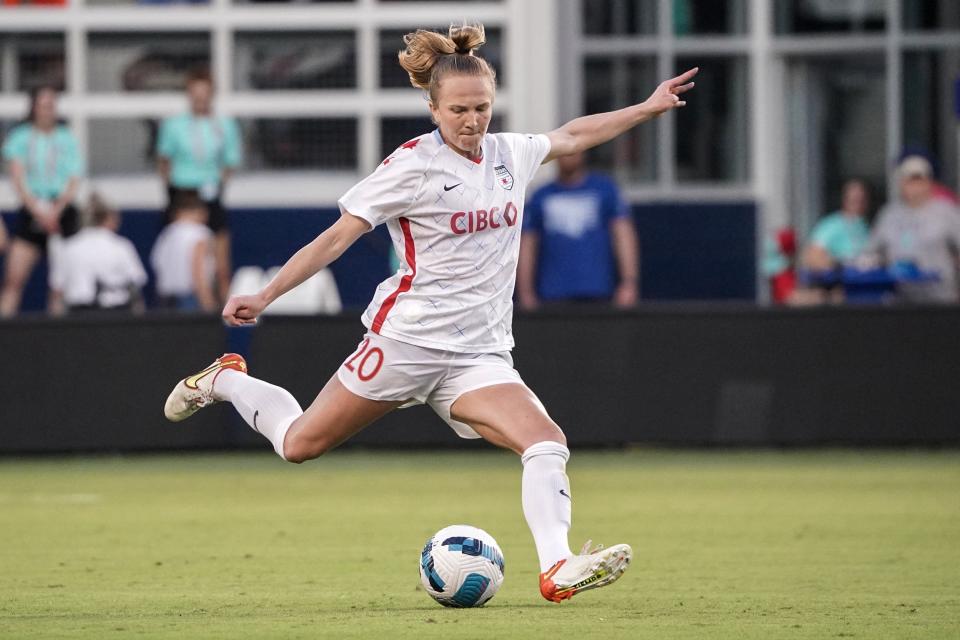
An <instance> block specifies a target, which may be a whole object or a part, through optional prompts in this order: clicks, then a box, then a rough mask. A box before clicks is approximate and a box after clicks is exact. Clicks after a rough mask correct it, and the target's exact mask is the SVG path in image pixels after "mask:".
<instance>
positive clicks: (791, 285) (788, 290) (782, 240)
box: [763, 227, 797, 304]
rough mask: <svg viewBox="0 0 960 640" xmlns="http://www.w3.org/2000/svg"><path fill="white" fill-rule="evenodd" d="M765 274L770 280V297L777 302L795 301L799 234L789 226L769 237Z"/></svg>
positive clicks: (764, 264) (765, 244)
mask: <svg viewBox="0 0 960 640" xmlns="http://www.w3.org/2000/svg"><path fill="white" fill-rule="evenodd" d="M763 252H764V256H763V274H764V275H765V276H766V277H767V278H768V279H769V281H770V299H771V300H772V301H773V302H775V303H777V304H785V303H787V302H793V296H794V292H795V291H796V288H797V269H796V255H797V236H796V234H795V233H794V231H793V229H791V228H789V227H787V228H784V229H780V230H779V231H777V237H776V240H774V239H772V238H767V239H766V240H765V241H764V247H763Z"/></svg>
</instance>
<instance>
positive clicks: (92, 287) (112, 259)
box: [50, 194, 147, 313]
mask: <svg viewBox="0 0 960 640" xmlns="http://www.w3.org/2000/svg"><path fill="white" fill-rule="evenodd" d="M87 215H88V219H89V222H90V225H89V226H87V227H84V228H83V229H81V230H80V231H79V232H78V233H77V234H76V235H74V236H73V237H71V238H68V239H67V240H65V241H64V243H63V247H62V248H61V250H60V255H59V256H58V257H57V260H56V262H55V263H54V266H53V268H52V269H51V271H50V291H51V294H52V296H53V301H52V307H53V310H54V312H55V313H62V312H64V311H68V312H70V313H75V312H79V311H92V310H110V311H120V310H124V311H131V310H132V311H141V310H142V296H141V293H140V290H141V289H142V287H143V285H145V284H146V283H147V273H146V271H144V269H143V263H142V262H141V261H140V256H139V255H138V254H137V250H136V249H135V248H134V246H133V243H132V242H130V241H129V240H128V239H126V238H124V237H123V236H121V235H119V234H118V233H117V231H118V230H119V229H120V213H119V212H117V211H116V210H114V209H112V208H110V207H109V206H107V204H106V203H105V202H103V200H101V199H100V198H99V196H97V194H94V195H92V196H91V197H90V204H89V207H88V212H87Z"/></svg>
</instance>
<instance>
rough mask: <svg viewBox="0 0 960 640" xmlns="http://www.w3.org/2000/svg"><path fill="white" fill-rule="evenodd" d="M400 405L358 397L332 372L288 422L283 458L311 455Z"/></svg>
mask: <svg viewBox="0 0 960 640" xmlns="http://www.w3.org/2000/svg"><path fill="white" fill-rule="evenodd" d="M401 404H402V403H401V402H391V401H385V400H369V399H367V398H363V397H360V396H358V395H356V394H355V393H353V392H351V391H350V390H349V389H347V388H346V387H345V386H343V383H342V382H340V380H339V379H338V378H337V375H336V374H334V375H333V376H331V378H330V380H329V381H327V384H326V385H324V387H323V389H322V390H321V391H320V393H319V394H318V395H317V397H316V398H315V399H314V401H313V402H312V403H311V404H310V406H309V407H308V408H307V410H306V411H304V412H303V415H301V416H300V417H299V418H297V419H296V420H295V421H294V422H293V424H292V425H290V430H289V431H288V432H287V436H286V439H285V441H284V454H285V457H287V458H288V459H309V458H315V457H317V456H319V455H321V454H323V453H325V452H326V451H329V450H330V449H333V448H334V447H336V446H337V445H339V444H341V443H343V442H344V441H345V440H347V439H349V438H350V437H351V436H353V435H354V434H356V433H357V432H359V431H360V430H361V429H363V428H364V427H366V426H367V425H368V424H370V423H371V422H373V421H375V420H377V419H378V418H380V417H382V416H384V415H386V414H387V413H389V412H390V411H393V410H394V409H396V408H397V407H398V406H400V405H401Z"/></svg>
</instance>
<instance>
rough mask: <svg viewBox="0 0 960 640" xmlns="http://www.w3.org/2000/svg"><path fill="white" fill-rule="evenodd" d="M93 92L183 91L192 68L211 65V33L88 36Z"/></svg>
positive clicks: (89, 83) (89, 75)
mask: <svg viewBox="0 0 960 640" xmlns="http://www.w3.org/2000/svg"><path fill="white" fill-rule="evenodd" d="M88 47H89V48H88V53H87V85H88V88H89V90H90V91H92V92H97V93H101V92H110V93H112V92H123V91H180V90H182V89H183V88H184V86H185V84H186V77H187V74H188V73H190V72H191V71H192V70H195V69H198V68H203V67H209V65H210V34H209V33H208V32H183V31H177V32H171V33H140V32H137V33H103V32H95V33H91V34H89V36H88Z"/></svg>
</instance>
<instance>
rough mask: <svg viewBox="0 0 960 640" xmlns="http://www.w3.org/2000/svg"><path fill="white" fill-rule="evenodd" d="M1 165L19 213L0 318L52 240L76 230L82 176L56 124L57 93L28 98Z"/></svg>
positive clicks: (69, 139) (14, 305) (70, 139)
mask: <svg viewBox="0 0 960 640" xmlns="http://www.w3.org/2000/svg"><path fill="white" fill-rule="evenodd" d="M2 153H3V159H4V160H5V161H6V163H7V167H8V171H9V173H10V179H11V182H12V183H13V188H14V189H15V190H16V193H17V196H19V198H20V203H21V207H20V210H19V211H18V213H17V222H16V226H15V230H14V237H13V242H12V243H11V245H10V253H9V255H8V256H7V262H6V269H5V274H4V281H3V290H2V292H0V317H5V318H6V317H10V316H12V315H13V314H15V313H16V312H17V311H18V310H19V308H20V300H21V298H22V297H23V288H24V286H25V285H26V283H27V280H28V279H29V278H30V274H31V273H32V272H33V269H34V267H35V266H36V264H37V261H38V260H39V259H40V257H41V256H43V255H44V253H46V250H47V239H48V238H49V237H50V236H52V235H58V234H59V235H62V236H64V237H68V236H71V235H73V234H74V233H76V231H77V229H78V228H79V226H80V216H79V214H78V213H77V209H76V207H74V206H73V200H74V197H75V196H76V193H77V188H78V187H79V186H80V178H81V176H82V174H83V159H82V158H81V156H80V146H79V145H78V144H77V140H76V138H75V137H74V136H73V134H72V133H71V132H70V129H68V128H67V126H66V125H65V124H62V123H61V122H59V121H58V120H57V92H56V90H55V89H53V88H52V87H41V88H39V89H36V90H35V91H33V92H32V93H31V96H30V113H29V115H28V116H27V119H26V120H25V121H24V122H23V123H22V124H19V125H17V126H15V127H14V128H13V129H12V130H11V131H10V133H9V135H8V136H7V138H6V140H5V141H4V143H3V151H2Z"/></svg>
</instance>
